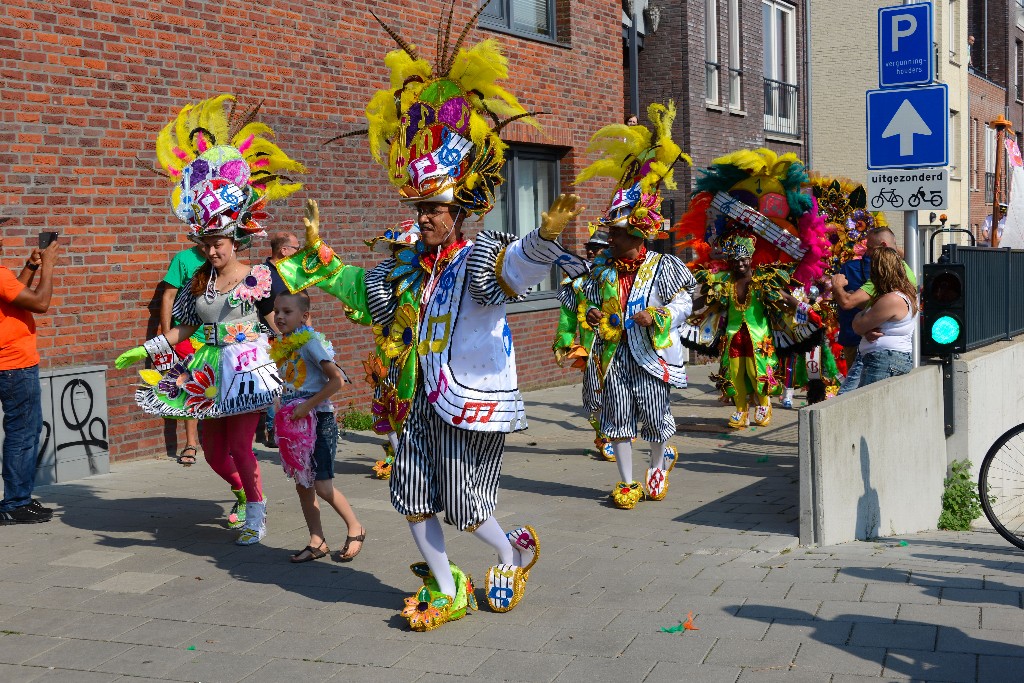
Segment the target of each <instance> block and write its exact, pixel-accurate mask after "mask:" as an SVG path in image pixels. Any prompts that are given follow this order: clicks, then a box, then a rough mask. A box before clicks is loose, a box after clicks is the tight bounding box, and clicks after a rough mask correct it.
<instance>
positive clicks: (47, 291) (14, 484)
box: [0, 238, 59, 525]
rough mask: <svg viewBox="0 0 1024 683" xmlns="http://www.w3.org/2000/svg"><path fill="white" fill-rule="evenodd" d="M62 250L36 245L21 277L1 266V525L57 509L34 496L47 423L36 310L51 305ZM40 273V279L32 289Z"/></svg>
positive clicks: (44, 516) (44, 517)
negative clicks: (40, 380) (33, 491)
mask: <svg viewBox="0 0 1024 683" xmlns="http://www.w3.org/2000/svg"><path fill="white" fill-rule="evenodd" d="M2 248H3V239H2V238H0V249H2ZM58 253H59V247H58V246H57V242H56V241H54V242H52V243H51V244H50V246H49V247H47V248H46V249H45V250H43V251H39V250H38V249H34V250H33V251H32V256H31V257H30V258H29V260H28V262H27V263H26V264H25V267H24V268H22V270H21V274H20V275H18V276H17V277H15V276H14V273H13V272H11V271H10V270H8V269H7V268H4V267H2V266H0V405H2V406H3V411H4V445H3V480H4V497H3V500H0V525H2V524H32V523H36V522H48V521H50V518H51V517H52V516H53V510H51V509H49V508H45V507H43V506H42V505H41V504H40V503H39V501H38V500H34V499H33V498H32V489H33V487H34V486H35V479H36V458H37V454H38V452H39V434H40V432H41V431H42V428H43V405H42V396H41V392H40V388H39V352H38V351H37V350H36V324H35V321H34V320H33V319H32V314H33V313H45V312H46V310H47V309H48V308H49V307H50V296H51V294H52V293H53V267H54V265H55V264H56V262H57V254H58ZM37 274H38V276H39V280H38V282H37V283H36V286H35V288H34V289H33V288H32V286H31V285H32V281H33V280H34V279H35V277H36V275H37Z"/></svg>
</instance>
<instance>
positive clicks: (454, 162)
mask: <svg viewBox="0 0 1024 683" xmlns="http://www.w3.org/2000/svg"><path fill="white" fill-rule="evenodd" d="M484 6H486V3H483V5H482V6H481V7H480V8H479V9H478V10H477V12H476V13H475V14H474V15H473V16H472V17H471V18H470V20H469V22H468V23H467V24H466V26H465V27H464V28H463V29H462V31H461V33H460V35H459V36H458V38H457V39H456V40H455V41H454V42H452V41H450V38H451V24H452V15H453V13H454V9H455V7H454V2H453V3H452V6H451V8H450V9H449V12H448V21H447V26H443V25H442V26H438V33H437V51H436V59H435V62H436V64H435V65H434V66H431V65H430V63H428V62H427V60H425V59H423V58H422V57H420V55H419V51H418V50H417V48H416V47H415V46H414V45H411V44H409V43H408V42H406V41H405V40H403V39H402V38H401V37H400V36H399V35H398V34H397V33H396V32H395V31H394V30H392V29H391V27H389V26H388V25H387V24H385V23H384V22H383V21H381V20H380V18H379V17H377V15H376V14H374V15H373V16H374V18H375V19H377V21H378V22H379V23H380V25H381V26H382V27H384V29H385V30H386V31H387V32H388V34H389V35H390V36H391V37H392V38H393V39H394V40H395V42H396V43H398V45H399V48H400V49H398V50H394V51H392V52H390V53H388V55H387V56H386V57H385V58H384V64H385V65H386V66H387V67H388V69H389V70H390V71H391V78H390V88H389V89H387V90H379V91H377V92H376V93H375V94H374V95H373V97H372V98H371V99H370V103H369V104H368V105H367V107H366V120H367V124H368V127H367V130H365V131H357V132H356V133H351V134H349V135H354V134H359V133H366V134H367V135H368V137H369V139H370V153H371V154H372V155H373V158H374V160H375V161H377V163H379V164H381V165H382V166H383V167H384V168H385V169H387V171H388V178H389V180H390V181H391V183H392V184H393V185H394V186H395V187H396V188H398V192H399V195H400V196H401V200H402V201H405V202H413V203H415V202H423V201H429V202H436V203H442V204H454V205H457V206H460V207H462V208H463V209H465V210H466V211H467V212H468V213H469V215H470V217H471V218H476V219H478V218H480V217H482V216H483V215H484V214H486V213H487V212H488V211H490V210H491V209H492V208H493V206H494V188H495V187H496V186H497V185H499V184H500V183H501V182H502V177H501V170H502V166H503V164H504V162H505V149H506V147H507V146H506V145H505V143H504V142H502V140H501V137H500V133H501V130H502V128H504V127H505V126H506V125H508V124H509V123H511V122H512V121H516V120H519V119H524V120H526V121H527V122H528V123H531V124H532V125H534V126H537V123H536V121H535V120H534V119H533V118H532V117H533V114H532V113H531V112H528V111H526V109H525V108H523V106H522V105H520V104H519V102H518V101H517V100H516V98H515V96H514V95H513V94H512V93H511V92H509V91H508V90H506V89H505V88H503V87H502V86H501V85H499V81H503V80H505V79H506V78H508V60H507V59H506V57H505V55H504V54H502V51H501V47H500V45H499V44H498V42H497V41H496V40H493V39H488V40H484V41H482V42H480V43H477V44H476V45H474V46H472V47H470V48H468V49H467V48H463V47H462V45H463V43H464V41H465V39H466V36H467V34H468V33H469V30H470V28H472V26H473V25H474V24H475V23H476V20H477V18H478V17H479V15H480V11H481V10H482V9H483V7H484ZM371 14H373V13H372V12H371ZM538 127H539V126H538ZM339 137H346V136H339ZM334 139H338V138H334Z"/></svg>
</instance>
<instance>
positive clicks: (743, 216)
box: [678, 149, 828, 429]
mask: <svg viewBox="0 0 1024 683" xmlns="http://www.w3.org/2000/svg"><path fill="white" fill-rule="evenodd" d="M806 181H807V174H806V173H805V171H804V167H803V164H801V163H800V161H799V159H797V157H796V155H794V154H791V153H790V154H784V155H782V156H778V155H776V154H775V153H774V152H772V151H771V150H767V149H759V150H756V151H754V150H741V151H738V152H734V153H732V154H729V155H727V156H724V157H721V158H719V159H716V160H715V161H714V162H713V163H712V166H711V167H710V168H709V169H708V170H706V171H703V172H702V176H701V177H700V178H698V180H697V183H696V186H697V190H698V194H697V195H695V196H694V198H693V200H692V201H691V204H690V208H689V210H688V211H687V213H686V214H685V215H684V216H683V218H682V220H681V222H680V226H679V228H678V231H679V234H680V236H681V238H682V240H684V241H683V243H682V245H681V246H683V247H692V248H693V249H694V250H695V251H696V252H697V258H696V259H695V260H694V261H693V262H691V264H690V266H691V267H695V268H697V270H696V271H695V273H694V275H695V276H696V278H697V280H698V282H700V284H701V286H702V294H703V299H704V301H705V303H706V308H705V309H704V310H703V311H702V312H700V313H696V314H694V315H693V316H691V318H690V319H689V321H688V322H687V324H686V327H685V329H684V331H683V337H682V338H683V343H684V344H686V345H687V346H690V347H691V348H694V349H697V350H698V351H700V352H702V353H705V354H708V355H718V356H719V357H720V367H719V372H718V374H716V375H712V378H713V379H714V380H715V382H716V385H717V386H718V388H719V389H720V390H721V391H722V392H723V393H724V394H725V395H726V396H728V397H730V398H732V399H733V401H734V403H735V405H736V413H735V414H733V415H732V417H730V418H729V423H728V424H729V426H730V427H733V428H736V429H742V428H744V427H746V426H748V424H749V423H750V422H751V421H752V422H753V423H754V424H755V425H761V426H764V425H768V424H769V423H770V422H771V400H770V398H769V397H770V396H773V395H777V394H779V393H781V391H782V382H781V376H780V374H779V373H778V358H777V355H776V352H777V351H789V352H791V353H801V352H803V351H805V350H807V349H810V348H813V347H814V346H815V345H817V344H818V343H820V340H821V337H822V329H821V327H822V326H821V320H820V318H819V317H818V316H817V314H816V313H815V312H814V311H812V310H811V308H810V306H809V305H808V304H806V303H802V304H798V305H796V306H795V311H794V310H793V305H794V304H793V302H794V299H793V297H792V296H791V295H790V294H789V292H790V291H791V290H793V289H795V288H796V287H798V286H800V285H801V284H802V283H810V282H813V281H814V280H815V279H817V278H818V277H820V276H821V275H822V273H823V272H824V266H825V258H826V254H827V251H828V242H827V241H826V240H825V237H824V234H825V224H824V220H823V219H822V217H821V216H820V215H819V213H818V211H817V208H816V203H815V200H814V199H813V197H811V196H810V195H809V194H805V193H804V192H802V191H801V185H802V183H805V182H806ZM743 259H750V268H751V271H752V273H751V277H750V280H749V284H748V287H747V291H746V294H745V296H744V297H743V298H742V299H741V298H740V297H739V296H737V294H736V287H735V282H736V277H735V276H734V275H733V273H732V272H731V271H730V270H729V269H728V267H727V263H728V262H737V261H741V260H743ZM723 262H725V263H723ZM749 397H753V398H754V402H755V408H754V415H753V418H752V419H751V418H750V416H749V414H748V408H749V402H748V401H749Z"/></svg>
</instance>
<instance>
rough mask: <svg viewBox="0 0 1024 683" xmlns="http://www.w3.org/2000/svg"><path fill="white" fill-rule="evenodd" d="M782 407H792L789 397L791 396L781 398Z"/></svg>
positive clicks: (791, 400)
mask: <svg viewBox="0 0 1024 683" xmlns="http://www.w3.org/2000/svg"><path fill="white" fill-rule="evenodd" d="M782 407H783V408H792V407H793V399H791V398H784V399H782Z"/></svg>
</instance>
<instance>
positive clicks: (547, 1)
mask: <svg viewBox="0 0 1024 683" xmlns="http://www.w3.org/2000/svg"><path fill="white" fill-rule="evenodd" d="M480 23H481V24H482V25H483V26H484V27H486V28H496V29H498V30H504V31H509V32H511V33H515V34H518V35H522V36H527V37H539V38H545V39H547V40H554V39H555V0H491V1H490V2H489V3H488V4H487V6H486V7H485V8H484V11H483V13H482V14H481V15H480Z"/></svg>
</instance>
